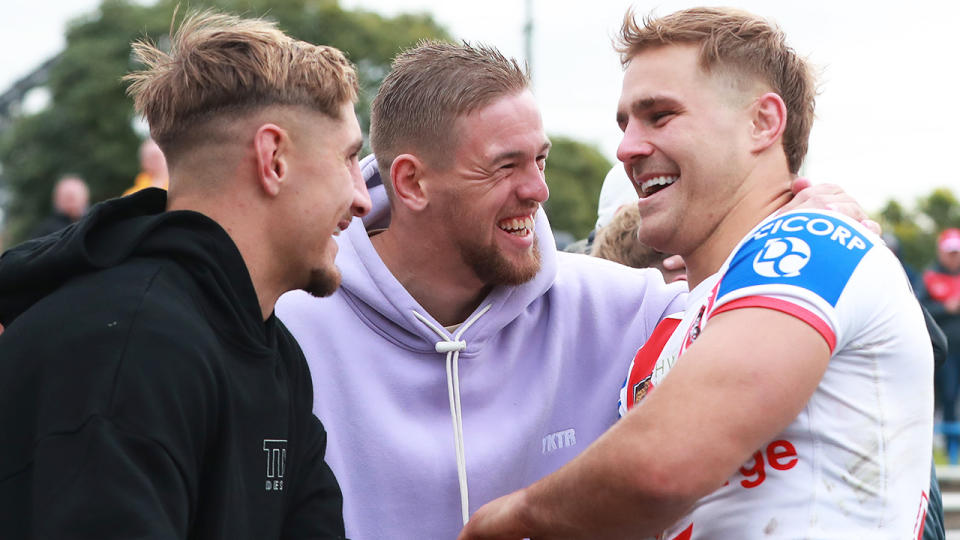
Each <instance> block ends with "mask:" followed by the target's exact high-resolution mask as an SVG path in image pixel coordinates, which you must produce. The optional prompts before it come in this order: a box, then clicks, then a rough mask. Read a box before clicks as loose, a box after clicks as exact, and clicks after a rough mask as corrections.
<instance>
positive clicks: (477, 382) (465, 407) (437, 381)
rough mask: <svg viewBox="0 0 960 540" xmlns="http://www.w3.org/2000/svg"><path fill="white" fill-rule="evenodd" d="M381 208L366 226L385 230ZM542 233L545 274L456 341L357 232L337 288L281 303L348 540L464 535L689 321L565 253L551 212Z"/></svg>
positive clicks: (595, 424)
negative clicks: (654, 345) (653, 341)
mask: <svg viewBox="0 0 960 540" xmlns="http://www.w3.org/2000/svg"><path fill="white" fill-rule="evenodd" d="M364 165H365V167H364V172H365V176H367V177H368V179H372V182H371V180H368V185H369V184H371V183H374V184H375V183H377V181H378V179H377V178H376V172H375V171H376V167H375V166H371V165H370V162H369V161H366V162H365V163H364ZM381 189H382V188H381ZM373 195H374V196H373V199H374V201H375V202H376V201H378V200H379V201H380V202H381V206H380V207H379V208H375V212H374V215H373V216H372V217H370V219H369V220H368V222H370V221H379V222H380V223H383V221H384V217H385V216H386V217H388V214H389V209H388V208H387V209H386V210H385V209H384V207H383V206H382V205H383V204H385V201H384V199H383V198H381V197H379V195H378V194H376V193H374V194H373ZM536 232H537V237H538V242H539V244H540V250H541V255H542V261H543V265H542V268H541V270H540V272H539V273H538V274H537V275H536V277H534V279H533V280H531V281H529V282H527V283H525V284H523V285H520V286H511V287H506V286H503V287H497V288H495V289H494V290H493V291H491V293H490V294H489V296H488V297H487V298H486V299H485V300H484V301H483V302H482V303H481V305H480V307H479V308H478V309H477V311H475V312H474V314H473V315H471V316H470V317H469V318H468V319H467V321H466V322H464V324H462V325H460V328H459V329H458V330H457V331H456V334H457V335H451V334H450V333H449V332H447V331H446V330H444V329H443V328H442V326H441V325H440V324H439V323H438V322H437V321H436V320H435V319H434V318H433V317H432V316H431V315H430V314H429V313H427V312H426V311H425V310H424V309H423V308H422V307H421V306H420V305H419V304H417V302H416V301H415V300H414V299H413V297H411V296H410V294H409V293H408V292H407V291H406V289H404V288H403V286H402V285H401V284H400V283H399V282H398V281H397V280H396V278H394V276H393V274H391V273H390V271H389V270H388V269H387V267H386V266H384V264H383V262H382V261H381V259H380V257H379V256H378V255H377V252H376V251H375V250H374V248H373V246H372V245H371V243H370V240H369V238H368V236H367V231H366V230H365V228H364V226H363V224H362V223H361V221H360V220H359V219H355V220H354V223H353V225H352V226H351V227H350V228H349V229H348V230H347V231H346V233H345V234H343V235H341V236H340V237H339V239H338V240H339V248H340V250H339V253H338V255H337V260H336V262H337V265H338V266H339V268H340V270H341V272H342V273H343V284H342V286H341V288H340V290H339V291H338V292H337V293H335V294H334V295H333V296H332V297H330V298H326V299H317V298H313V297H311V296H309V295H307V294H306V293H304V292H302V291H297V292H292V293H288V294H286V295H284V296H283V297H282V298H281V299H280V301H279V302H278V303H277V307H276V310H277V314H278V316H279V317H280V318H281V319H282V320H283V322H284V324H285V325H286V326H287V327H288V328H289V329H290V331H291V332H292V333H293V335H294V336H295V337H296V338H297V341H299V343H300V346H301V347H302V349H303V352H304V354H305V355H306V357H307V360H308V362H309V364H310V370H311V373H312V376H313V385H314V400H315V401H314V411H315V412H316V413H317V416H319V417H320V418H321V419H322V420H323V423H324V425H325V426H326V427H327V432H328V434H329V435H328V437H329V438H328V447H327V461H328V462H329V464H330V466H331V467H332V468H333V470H334V472H335V473H336V475H337V479H338V480H339V482H340V485H341V487H342V489H343V497H344V519H345V521H346V528H347V535H348V536H349V537H351V538H353V539H354V540H367V539H383V538H398V539H399V538H411V539H413V538H416V539H424V538H427V539H443V538H454V537H455V536H456V534H457V532H458V531H459V530H460V528H461V527H462V525H463V517H462V516H463V513H465V512H466V513H472V512H473V511H475V510H476V509H478V508H479V507H480V506H481V505H483V504H484V503H486V502H489V501H491V500H493V499H494V498H496V497H499V496H501V495H505V494H507V493H509V492H511V491H514V490H516V489H519V488H521V487H523V486H526V485H528V484H530V483H531V482H534V481H536V480H537V479H539V478H541V477H543V476H544V475H546V474H548V473H550V472H552V471H554V470H556V469H557V468H559V467H560V466H561V465H563V464H565V463H566V462H568V461H569V460H570V459H572V458H573V457H574V456H575V455H576V454H578V453H579V452H581V451H582V450H583V449H585V448H586V447H587V446H588V445H589V444H590V443H591V442H592V441H593V440H594V439H596V438H597V437H598V436H599V435H600V434H602V433H603V432H604V431H605V430H606V429H607V428H609V427H610V426H611V425H612V424H613V423H614V422H615V421H616V419H617V397H618V392H619V388H620V385H621V383H622V381H623V377H624V374H625V373H626V366H627V365H628V364H629V363H630V360H631V359H632V358H633V356H634V354H635V353H636V351H637V349H638V348H639V347H640V346H641V345H642V344H643V343H644V341H645V340H646V339H647V337H648V336H649V335H650V333H651V332H652V330H653V328H654V327H655V326H656V324H657V322H658V321H659V320H660V319H661V318H663V317H664V316H665V315H668V314H670V313H674V312H677V311H681V310H682V308H683V303H684V298H685V294H683V293H685V292H686V286H685V284H683V283H678V284H671V285H666V284H664V282H663V279H662V278H661V277H660V273H659V272H658V271H656V270H635V269H631V268H627V267H625V266H621V265H618V264H615V263H612V262H609V261H605V260H600V259H596V258H591V257H588V256H584V255H576V254H569V253H562V252H561V253H558V252H557V251H556V247H555V245H554V242H553V236H552V233H551V231H550V227H549V224H548V223H547V219H546V217H545V216H544V215H543V213H542V212H540V213H538V215H537V219H536ZM431 327H435V329H434V328H431ZM441 336H442V337H441ZM438 351H440V352H438ZM458 421H459V426H458V425H457V424H458ZM458 428H459V429H458ZM460 432H462V439H460V438H459V433H460ZM458 450H459V451H458ZM458 454H459V455H458ZM460 456H462V462H460ZM458 462H459V463H458ZM458 473H459V474H458ZM461 477H462V478H461ZM570 496H571V497H576V496H577V494H576V493H571V494H570ZM467 499H468V500H469V504H465V503H466V501H467Z"/></svg>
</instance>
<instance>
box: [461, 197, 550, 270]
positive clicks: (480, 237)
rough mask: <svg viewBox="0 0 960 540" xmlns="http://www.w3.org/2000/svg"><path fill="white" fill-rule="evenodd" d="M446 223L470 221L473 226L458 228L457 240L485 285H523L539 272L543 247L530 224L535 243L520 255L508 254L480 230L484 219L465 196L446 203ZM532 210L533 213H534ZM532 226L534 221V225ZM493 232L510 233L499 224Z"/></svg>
mask: <svg viewBox="0 0 960 540" xmlns="http://www.w3.org/2000/svg"><path fill="white" fill-rule="evenodd" d="M445 207H446V208H447V217H446V222H447V223H464V224H467V223H470V224H473V225H474V226H473V227H458V228H457V230H459V231H462V233H461V234H458V235H457V236H458V237H459V238H457V239H456V242H457V247H458V248H459V251H460V258H461V259H462V260H463V262H464V263H465V264H466V265H467V266H468V267H470V269H471V270H473V273H474V274H475V275H476V276H477V278H479V279H480V281H482V282H483V283H485V284H486V285H520V284H522V283H526V282H528V281H530V280H531V279H533V277H534V276H536V275H537V272H539V271H540V246H539V245H538V243H537V240H536V236H535V235H536V232H534V229H533V227H532V226H531V227H530V228H529V229H527V231H526V234H529V235H531V236H532V237H533V245H532V246H531V247H530V249H528V250H527V251H526V252H525V253H523V254H521V255H520V256H519V257H516V256H515V257H512V258H511V257H509V256H508V254H507V253H505V251H504V250H503V249H502V248H500V247H498V246H497V242H496V240H495V239H490V241H485V240H484V239H485V238H488V235H487V234H484V233H483V231H482V230H478V229H481V227H482V224H483V223H484V220H483V219H480V218H479V216H477V215H476V212H474V211H473V210H474V208H473V207H472V205H471V204H470V203H469V202H467V201H465V200H464V199H463V198H460V197H454V198H452V199H451V200H450V201H449V203H448V204H447V205H446V206H445ZM531 213H533V212H531ZM531 225H532V224H531ZM494 227H497V229H498V230H497V231H495V232H494V234H510V233H507V232H506V231H504V230H503V229H501V228H500V227H498V226H497V225H494Z"/></svg>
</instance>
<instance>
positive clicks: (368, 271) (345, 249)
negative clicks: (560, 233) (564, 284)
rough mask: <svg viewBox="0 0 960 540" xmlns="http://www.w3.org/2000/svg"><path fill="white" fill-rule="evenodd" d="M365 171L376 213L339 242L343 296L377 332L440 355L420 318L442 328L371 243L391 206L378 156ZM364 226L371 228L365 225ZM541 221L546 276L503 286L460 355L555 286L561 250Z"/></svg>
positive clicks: (482, 307)
mask: <svg viewBox="0 0 960 540" xmlns="http://www.w3.org/2000/svg"><path fill="white" fill-rule="evenodd" d="M361 171H362V172H363V176H364V178H365V179H366V180H367V189H368V190H369V191H370V198H371V201H372V202H373V209H372V210H371V212H370V214H369V215H368V216H367V217H366V219H365V220H361V219H360V218H354V220H353V223H352V224H351V226H350V227H349V228H348V229H347V230H346V232H345V234H341V235H340V236H339V237H338V238H337V240H338V244H339V248H340V249H339V252H338V253H337V259H336V263H337V266H338V267H339V268H340V270H341V273H342V274H343V281H342V282H341V285H340V287H341V290H342V293H343V294H344V295H345V297H346V298H347V300H348V302H349V303H350V304H351V306H352V307H353V308H354V309H355V310H356V311H357V313H358V315H360V317H361V318H362V319H363V320H365V321H366V322H367V324H369V326H370V328H371V329H372V330H373V331H375V332H377V333H379V334H381V335H383V336H384V337H386V338H388V339H390V340H391V341H393V342H394V343H396V344H397V345H399V346H401V347H404V348H406V349H409V350H413V351H418V352H436V351H435V344H436V343H437V341H438V339H439V336H438V335H437V332H436V331H435V330H433V329H431V328H430V326H429V325H428V324H426V323H424V322H423V321H421V320H420V318H419V317H418V316H417V315H415V314H414V313H418V314H419V315H420V316H421V317H423V318H425V319H426V320H429V321H430V322H431V323H432V325H433V326H436V327H437V328H441V329H442V328H443V326H442V325H441V324H440V323H439V322H438V321H437V320H436V319H434V318H433V316H432V315H430V314H429V313H427V312H426V310H424V309H423V307H421V306H420V304H419V303H417V301H416V300H414V298H413V297H412V296H410V293H409V292H407V290H406V289H405V288H404V287H403V285H401V284H400V282H399V281H397V279H396V278H395V277H394V276H393V274H392V273H391V272H390V270H389V269H388V268H387V267H386V265H384V264H383V261H382V260H381V259H380V256H379V255H378V254H377V253H376V250H375V249H374V248H373V244H371V243H370V238H369V236H368V228H369V229H370V230H374V229H376V228H380V227H381V226H382V225H383V224H385V223H389V219H390V205H389V201H387V198H386V193H385V189H384V187H383V183H382V182H381V180H380V173H379V172H378V171H377V166H376V161H375V159H374V157H373V156H372V155H370V156H367V157H366V158H364V160H363V161H362V162H361ZM364 221H366V222H367V223H368V225H366V226H365V225H364ZM535 221H536V222H535V231H536V235H537V243H538V244H539V247H540V260H541V266H540V271H539V272H537V275H536V276H534V278H533V279H532V280H530V281H528V282H526V283H524V284H522V285H519V286H497V287H495V288H494V289H493V290H492V291H491V292H490V294H489V295H487V297H486V298H485V299H484V300H483V301H482V302H481V303H480V305H479V307H478V308H477V310H476V311H475V312H474V313H473V314H471V316H470V317H468V318H467V320H468V321H470V320H472V319H474V318H475V316H476V315H477V314H478V313H479V312H480V311H482V310H486V312H485V313H484V314H483V316H481V317H479V318H477V319H476V320H475V321H474V322H473V324H472V325H470V327H469V328H468V329H466V331H465V332H464V334H463V335H462V336H459V339H462V340H464V341H466V344H467V347H466V349H465V350H464V351H463V352H461V353H460V355H461V357H470V356H472V355H475V354H476V353H477V352H479V350H480V349H482V348H483V346H484V344H485V343H486V342H487V341H488V340H489V339H490V338H491V337H493V336H496V335H497V333H498V332H499V331H500V330H501V329H502V328H503V327H505V326H507V325H508V324H510V323H511V322H512V321H513V320H514V319H516V318H517V317H521V316H523V314H524V312H525V310H526V309H527V307H528V306H529V305H530V304H531V303H532V302H534V301H536V300H537V299H539V298H540V297H541V296H543V294H544V292H546V291H547V290H548V289H549V288H550V287H551V286H552V285H553V282H554V279H555V277H556V274H557V249H556V244H555V243H554V240H553V233H552V231H551V230H550V224H549V223H548V222H547V218H546V215H545V214H544V212H543V209H542V208H541V209H540V210H538V211H537V215H536V220H535ZM488 305H489V306H490V307H489V308H487V306H488ZM448 337H449V336H448Z"/></svg>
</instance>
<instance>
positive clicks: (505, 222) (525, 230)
mask: <svg viewBox="0 0 960 540" xmlns="http://www.w3.org/2000/svg"><path fill="white" fill-rule="evenodd" d="M497 227H500V230H502V231H504V232H506V233H508V234H512V235H513V236H519V237H521V238H524V237H527V236H529V235H531V234H533V216H523V217H513V218H507V219H502V220H500V222H499V223H497Z"/></svg>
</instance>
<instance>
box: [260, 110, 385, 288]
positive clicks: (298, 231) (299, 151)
mask: <svg viewBox="0 0 960 540" xmlns="http://www.w3.org/2000/svg"><path fill="white" fill-rule="evenodd" d="M294 125H295V126H296V128H295V131H294V137H293V143H292V146H293V148H292V149H291V153H290V157H289V159H288V166H289V173H288V175H289V177H290V181H289V183H288V186H289V188H290V189H288V190H282V191H281V193H283V194H284V195H283V196H284V197H285V198H286V203H287V206H286V208H287V211H285V212H284V215H283V216H278V217H279V218H280V219H281V220H282V222H284V223H286V227H285V229H286V230H285V231H284V234H285V235H286V243H287V245H288V246H289V247H290V250H289V253H290V259H291V264H290V267H291V269H292V270H294V271H296V273H297V275H296V276H295V277H294V278H293V279H295V280H296V282H297V287H299V288H303V289H304V290H306V291H307V292H309V293H311V294H313V295H315V296H329V295H331V294H333V292H334V291H335V290H336V289H337V287H338V286H339V285H340V272H339V270H337V267H336V265H335V264H334V259H335V258H336V255H337V244H336V242H335V241H334V239H333V237H334V236H336V235H338V234H340V232H341V231H342V230H344V229H346V228H347V226H348V225H349V224H350V221H351V220H352V218H353V216H360V215H363V214H365V213H366V212H367V211H369V209H370V196H369V194H368V193H367V188H366V185H365V183H364V182H363V178H362V176H361V175H360V166H359V163H358V161H357V158H358V153H359V151H360V148H361V146H362V144H363V139H362V135H361V132H360V125H359V124H358V123H357V117H356V114H355V113H354V111H353V104H352V103H346V104H344V105H343V107H342V108H341V112H340V118H339V119H332V118H330V117H328V116H326V115H324V114H322V113H310V114H307V115H306V116H305V117H303V118H301V119H300V121H298V122H296V123H295V124H294ZM297 263H299V264H297Z"/></svg>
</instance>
